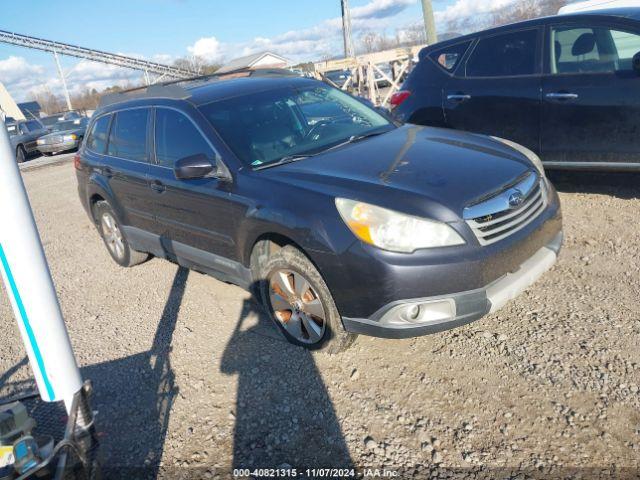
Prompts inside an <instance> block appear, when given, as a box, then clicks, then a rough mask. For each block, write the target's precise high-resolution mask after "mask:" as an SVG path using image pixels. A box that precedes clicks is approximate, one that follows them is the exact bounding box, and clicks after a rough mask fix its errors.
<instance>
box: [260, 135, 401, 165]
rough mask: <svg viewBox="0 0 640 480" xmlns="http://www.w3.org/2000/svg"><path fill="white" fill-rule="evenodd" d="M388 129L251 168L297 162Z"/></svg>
mask: <svg viewBox="0 0 640 480" xmlns="http://www.w3.org/2000/svg"><path fill="white" fill-rule="evenodd" d="M388 131H389V130H382V131H373V132H369V133H363V134H362V135H352V136H351V137H349V138H348V139H346V140H345V141H344V142H340V143H338V144H337V145H332V146H331V147H329V148H326V149H324V150H320V151H319V152H314V153H301V154H296V155H287V156H286V157H282V158H281V159H280V160H278V161H276V162H271V163H265V164H263V165H259V166H257V167H254V168H253V169H254V170H264V169H266V168H271V167H277V166H278V165H284V164H286V163H293V162H297V161H298V160H304V159H305V158H309V157H315V156H316V155H319V154H321V153H325V152H330V151H331V150H335V149H336V148H340V147H343V146H345V145H349V144H350V143H356V142H359V141H361V140H365V139H367V138H371V137H377V136H378V135H382V134H383V133H387V132H388Z"/></svg>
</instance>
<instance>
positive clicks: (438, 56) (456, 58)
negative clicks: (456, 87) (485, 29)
mask: <svg viewBox="0 0 640 480" xmlns="http://www.w3.org/2000/svg"><path fill="white" fill-rule="evenodd" d="M469 45H471V40H469V41H468V42H463V43H458V44H456V45H450V46H448V47H445V48H441V49H439V50H436V51H434V52H431V53H430V54H429V58H431V60H433V61H434V62H435V63H436V64H437V65H438V66H439V67H440V68H442V69H443V70H446V71H447V72H453V71H454V70H455V69H456V67H457V66H458V65H459V64H460V60H462V57H464V54H465V53H466V52H467V50H468V49H469Z"/></svg>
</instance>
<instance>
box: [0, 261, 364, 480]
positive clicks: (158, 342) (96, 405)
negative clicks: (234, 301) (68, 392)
mask: <svg viewBox="0 0 640 480" xmlns="http://www.w3.org/2000/svg"><path fill="white" fill-rule="evenodd" d="M188 276H189V270H187V269H185V268H181V267H180V268H178V270H177V272H176V274H175V277H174V280H173V284H172V286H171V290H170V293H169V296H168V298H167V301H166V303H165V307H164V310H163V313H162V316H161V318H160V321H159V323H158V327H157V330H156V333H155V337H154V340H153V345H152V347H151V349H150V350H149V351H147V352H142V353H139V354H136V355H132V356H129V357H125V358H121V359H118V360H114V361H109V362H104V363H99V364H95V365H90V366H87V367H83V368H82V369H81V371H82V376H83V378H86V379H90V380H91V381H92V383H93V396H92V399H91V406H92V408H93V409H94V410H95V411H97V417H96V426H97V430H98V438H99V442H100V449H99V458H100V463H101V470H102V472H101V473H102V477H103V478H109V479H132V478H135V479H155V478H158V477H162V478H165V477H167V478H174V477H175V476H180V477H181V478H201V477H200V474H202V473H204V471H199V470H198V469H193V471H187V470H186V469H183V468H180V470H179V471H178V468H179V467H175V466H173V465H171V464H170V465H162V456H163V452H164V447H165V441H166V439H167V432H168V426H169V418H170V414H171V409H172V406H173V404H174V401H175V399H176V396H177V395H178V393H179V390H178V387H177V385H176V378H175V374H174V371H173V368H172V365H171V361H170V354H171V349H172V348H171V343H172V339H173V334H174V331H175V329H176V324H177V319H178V315H179V312H180V307H181V304H182V299H183V296H184V293H185V289H186V283H187V279H188ZM27 365H28V361H27V359H26V357H25V358H24V359H23V360H21V361H20V362H19V363H18V364H16V365H15V366H14V367H12V368H11V369H10V370H9V371H7V372H5V373H4V374H2V376H0V384H2V385H3V386H4V387H7V386H8V384H9V382H10V379H11V377H13V376H14V375H15V374H16V373H17V372H18V371H19V370H20V369H22V368H26V367H27ZM220 370H221V372H222V373H223V374H226V375H234V376H237V395H236V398H235V406H234V407H233V415H232V418H231V420H232V421H233V422H234V436H233V460H232V464H231V465H228V466H229V467H231V468H242V469H255V468H284V469H289V468H297V469H298V474H297V476H298V477H299V478H313V476H314V475H307V474H306V473H305V472H304V471H303V470H302V469H303V468H305V469H306V468H319V467H321V468H353V462H352V460H351V456H350V453H349V449H348V448H347V444H346V441H345V439H344V437H343V434H342V429H341V426H340V422H339V421H338V417H337V414H336V412H335V409H334V406H333V402H332V400H331V398H330V396H329V394H328V392H327V388H326V387H325V385H324V382H323V380H322V376H321V374H320V372H319V370H318V368H317V367H316V364H315V361H314V358H313V355H312V354H311V353H310V352H309V351H308V350H306V349H303V348H301V347H296V346H294V345H291V344H289V343H288V342H287V341H286V340H285V339H284V337H282V335H281V334H280V333H279V332H277V330H276V329H275V328H274V326H273V324H272V323H271V320H270V319H269V317H268V316H267V314H266V312H265V311H264V310H263V309H262V307H261V306H260V305H259V304H258V303H257V301H256V300H255V299H254V297H250V298H247V299H245V300H244V303H243V308H242V311H241V314H240V317H239V319H238V322H237V325H236V326H235V329H234V332H233V334H232V336H231V338H230V339H229V341H228V343H227V345H226V348H225V350H224V353H223V354H222V359H221V365H220ZM11 383H12V386H13V388H11V389H10V390H11V392H12V393H18V392H20V393H25V391H27V390H28V391H29V392H32V391H33V387H34V385H33V380H26V381H14V382H11ZM6 391H7V390H6V389H4V388H3V392H6ZM229 400H230V401H231V400H232V399H229ZM50 405H56V406H58V407H60V408H58V410H61V411H56V415H57V416H59V417H60V418H61V419H60V421H59V422H58V423H59V425H58V426H60V427H63V426H64V418H62V417H63V416H64V411H63V409H62V407H61V406H60V405H59V404H50ZM194 413H197V414H198V415H199V416H202V417H205V416H207V412H194ZM225 421H226V420H225ZM220 463H222V464H223V465H224V464H225V463H226V462H224V461H221V462H220ZM221 473H222V472H221ZM224 473H225V474H227V473H228V474H229V475H231V473H232V472H231V471H228V472H224ZM255 478H260V476H257V477H255Z"/></svg>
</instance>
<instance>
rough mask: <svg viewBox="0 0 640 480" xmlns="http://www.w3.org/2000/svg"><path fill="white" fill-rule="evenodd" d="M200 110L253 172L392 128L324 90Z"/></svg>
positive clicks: (271, 94)
mask: <svg viewBox="0 0 640 480" xmlns="http://www.w3.org/2000/svg"><path fill="white" fill-rule="evenodd" d="M200 110H201V111H202V112H203V114H204V115H205V116H206V117H207V119H208V120H209V121H210V122H211V124H212V125H213V127H214V128H215V129H216V130H217V131H218V133H219V134H220V136H221V137H222V139H223V140H224V141H225V142H226V144H227V145H228V146H229V148H231V150H232V151H233V152H234V153H235V154H236V155H237V156H238V158H240V160H242V161H243V162H244V163H245V164H247V165H250V166H252V167H254V168H265V167H268V166H269V165H274V166H275V165H276V164H281V163H287V162H288V161H295V160H299V159H304V158H306V157H309V156H313V155H316V154H318V153H321V152H323V151H326V150H329V149H331V148H334V147H338V146H340V145H343V144H346V143H349V142H350V141H355V140H358V139H364V138H367V137H369V136H371V135H375V134H379V133H385V132H387V131H389V130H392V129H394V128H396V127H395V125H394V124H393V123H391V122H390V121H389V120H387V119H386V118H385V117H384V116H383V115H381V114H379V113H378V112H376V111H375V110H373V109H372V108H370V107H368V106H367V105H365V104H364V103H362V102H360V101H358V100H356V99H355V98H353V97H351V96H350V95H347V94H346V93H344V92H342V91H340V90H338V89H335V88H333V87H329V86H328V85H321V86H316V85H314V86H313V87H308V88H293V87H288V88H280V89H277V90H269V91H265V92H258V93H252V94H249V95H242V96H238V97H234V98H229V99H225V100H220V101H215V102H212V103H209V104H206V105H203V106H201V107H200Z"/></svg>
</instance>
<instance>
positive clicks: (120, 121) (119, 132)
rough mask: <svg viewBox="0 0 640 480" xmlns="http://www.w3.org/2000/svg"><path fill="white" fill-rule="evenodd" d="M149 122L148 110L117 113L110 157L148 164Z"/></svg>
mask: <svg viewBox="0 0 640 480" xmlns="http://www.w3.org/2000/svg"><path fill="white" fill-rule="evenodd" d="M148 120H149V109H148V108H136V109H132V110H123V111H121V112H118V113H116V114H115V118H114V119H113V125H112V126H111V135H109V147H108V153H109V155H111V156H114V157H118V158H125V159H127V160H135V161H136V162H146V161H147V124H148Z"/></svg>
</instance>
